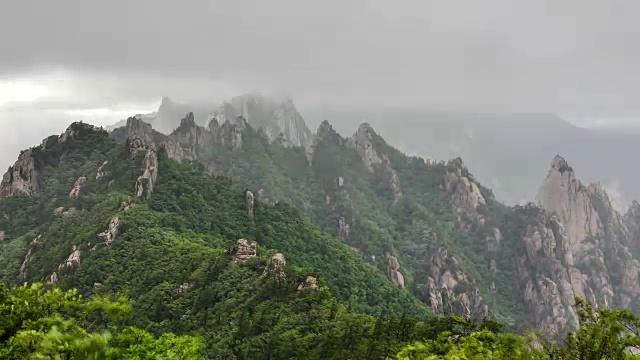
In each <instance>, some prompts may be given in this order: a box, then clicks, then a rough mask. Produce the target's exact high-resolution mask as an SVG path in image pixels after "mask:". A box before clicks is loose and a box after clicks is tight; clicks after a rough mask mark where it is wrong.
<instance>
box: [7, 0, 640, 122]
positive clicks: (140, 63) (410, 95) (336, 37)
mask: <svg viewBox="0 0 640 360" xmlns="http://www.w3.org/2000/svg"><path fill="white" fill-rule="evenodd" d="M639 10H640V2H638V1H635V0H618V1H601V0H565V1H554V0H544V1H539V0H535V1H534V0H527V1H511V0H486V1H472V0H468V1H456V0H452V1H436V0H419V1H418V0H416V1H393V2H390V1H383V0H377V1H365V0H351V1H337V0H331V1H321V2H311V1H299V0H291V1H278V0H274V1H242V0H236V1H179V2H178V1H148V0H142V1H122V0H115V1H103V2H94V1H64V0H62V1H38V2H36V1H5V2H3V4H2V5H0V45H2V56H1V57H0V72H1V73H3V74H4V75H11V74H15V73H29V72H32V71H40V70H42V69H47V68H65V69H73V70H83V71H87V72H105V73H113V74H124V76H118V78H119V80H120V81H122V82H123V83H127V82H132V80H131V79H128V76H127V74H136V75H137V76H138V77H141V76H143V75H144V76H146V78H149V79H151V78H154V77H158V76H167V77H173V78H189V79H193V83H194V84H195V83H198V82H200V83H205V82H206V81H226V82H232V83H235V84H237V85H238V86H241V87H243V88H255V89H258V90H261V89H265V90H271V89H275V90H284V91H288V92H290V93H292V94H294V95H295V96H296V98H302V99H308V100H304V101H309V102H322V101H326V102H334V103H335V102H347V103H351V102H359V103H363V104H366V103H368V102H371V101H373V102H380V101H385V102H388V103H393V104H398V105H421V106H431V107H458V108H461V107H465V108H472V109H473V108H488V109H508V110H550V111H569V112H585V113H589V112H599V113H607V112H634V111H637V110H638V108H639V106H638V104H637V101H636V99H635V98H636V94H638V93H640V85H639V84H640V72H638V71H637V69H636V68H637V64H638V60H640V56H639V55H640V43H638V42H637V41H635V40H636V39H637V38H638V36H639V35H640V31H639V30H640V25H638V22H637V21H636V19H635V16H636V15H637V14H638V13H640V12H639ZM125 87H127V86H125ZM156 90H157V87H156ZM142 92H147V93H149V92H148V91H147V90H145V91H142V90H141V91H138V92H134V95H141V93H142ZM194 93H195V91H194Z"/></svg>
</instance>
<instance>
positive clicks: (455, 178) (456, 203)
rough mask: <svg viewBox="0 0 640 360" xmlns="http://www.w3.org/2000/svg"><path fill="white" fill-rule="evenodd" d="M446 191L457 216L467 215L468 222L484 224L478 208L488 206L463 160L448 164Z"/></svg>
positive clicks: (454, 160)
mask: <svg viewBox="0 0 640 360" xmlns="http://www.w3.org/2000/svg"><path fill="white" fill-rule="evenodd" d="M444 189H445V191H446V192H447V194H448V195H449V196H450V198H451V205H452V206H453V210H454V211H455V212H456V213H457V214H459V215H465V216H466V218H467V219H468V220H471V221H480V222H481V223H483V216H482V215H481V214H480V213H479V212H478V207H479V206H481V205H486V200H485V198H484V196H482V193H481V192H480V188H479V187H478V184H477V183H476V181H475V180H474V179H473V178H472V177H471V175H470V174H469V172H468V171H467V168H466V167H465V166H464V164H463V162H462V159H460V158H456V159H452V160H449V162H448V163H447V172H446V175H445V179H444Z"/></svg>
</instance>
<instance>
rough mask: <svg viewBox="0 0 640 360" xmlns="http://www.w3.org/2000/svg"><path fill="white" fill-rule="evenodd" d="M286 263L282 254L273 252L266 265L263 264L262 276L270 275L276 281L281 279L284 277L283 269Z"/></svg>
mask: <svg viewBox="0 0 640 360" xmlns="http://www.w3.org/2000/svg"><path fill="white" fill-rule="evenodd" d="M286 265H287V261H286V260H285V258H284V255H283V254H282V253H275V254H273V256H271V258H270V259H269V261H267V266H265V268H264V272H263V273H262V276H263V277H265V276H271V277H273V278H274V279H276V280H277V281H283V280H285V278H286V274H285V271H284V269H285V266H286Z"/></svg>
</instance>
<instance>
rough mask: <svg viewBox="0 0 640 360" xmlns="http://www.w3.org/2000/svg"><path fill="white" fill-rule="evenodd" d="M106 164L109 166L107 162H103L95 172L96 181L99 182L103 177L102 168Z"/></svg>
mask: <svg viewBox="0 0 640 360" xmlns="http://www.w3.org/2000/svg"><path fill="white" fill-rule="evenodd" d="M107 164H109V160H105V161H104V162H103V163H102V165H100V167H99V168H98V171H97V172H96V180H100V179H101V178H102V177H103V176H104V175H105V173H104V168H105V167H106V166H107Z"/></svg>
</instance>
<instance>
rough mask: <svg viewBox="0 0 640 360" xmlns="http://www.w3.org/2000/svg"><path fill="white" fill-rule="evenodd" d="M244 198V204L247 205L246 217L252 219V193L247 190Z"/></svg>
mask: <svg viewBox="0 0 640 360" xmlns="http://www.w3.org/2000/svg"><path fill="white" fill-rule="evenodd" d="M244 196H245V202H246V205H247V215H248V216H249V217H253V205H254V201H253V200H254V199H253V193H252V192H251V191H249V190H247V191H246V192H245V194H244Z"/></svg>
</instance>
